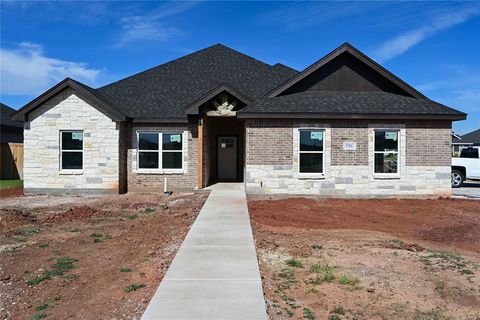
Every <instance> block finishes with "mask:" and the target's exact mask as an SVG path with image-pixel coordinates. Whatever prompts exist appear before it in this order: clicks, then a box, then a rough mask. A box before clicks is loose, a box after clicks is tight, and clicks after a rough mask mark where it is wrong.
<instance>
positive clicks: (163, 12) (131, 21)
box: [115, 2, 197, 47]
mask: <svg viewBox="0 0 480 320" xmlns="http://www.w3.org/2000/svg"><path fill="white" fill-rule="evenodd" d="M196 4H197V2H167V3H165V4H163V5H161V6H159V7H158V8H156V9H155V10H153V11H150V12H149V13H147V14H144V15H132V16H127V17H123V18H122V19H120V23H121V27H122V30H123V32H122V33H121V35H120V38H119V40H118V41H117V43H116V44H115V46H116V47H121V46H124V45H126V44H128V43H131V42H134V41H138V40H157V41H166V40H168V39H170V38H172V37H175V36H179V35H182V34H183V33H182V32H181V31H180V30H179V29H177V28H176V27H171V26H167V25H165V23H164V22H163V21H162V20H163V19H164V18H166V17H168V16H172V15H175V14H179V13H182V12H184V11H187V10H189V9H190V8H191V7H193V6H194V5H196Z"/></svg>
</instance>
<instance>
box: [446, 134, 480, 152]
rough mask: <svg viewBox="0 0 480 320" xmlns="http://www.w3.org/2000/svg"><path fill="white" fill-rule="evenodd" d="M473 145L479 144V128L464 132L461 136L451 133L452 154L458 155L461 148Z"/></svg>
mask: <svg viewBox="0 0 480 320" xmlns="http://www.w3.org/2000/svg"><path fill="white" fill-rule="evenodd" d="M473 146H480V129H477V130H474V131H472V132H469V133H466V134H464V135H462V136H459V135H456V134H453V133H452V152H453V156H458V155H460V152H461V151H462V149H464V148H468V147H473Z"/></svg>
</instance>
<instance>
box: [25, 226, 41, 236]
mask: <svg viewBox="0 0 480 320" xmlns="http://www.w3.org/2000/svg"><path fill="white" fill-rule="evenodd" d="M22 233H23V234H24V235H26V236H31V235H34V234H39V233H40V228H37V227H35V226H26V227H23V229H22Z"/></svg>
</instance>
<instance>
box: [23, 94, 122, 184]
mask: <svg viewBox="0 0 480 320" xmlns="http://www.w3.org/2000/svg"><path fill="white" fill-rule="evenodd" d="M61 130H82V131H83V132H84V135H83V139H84V150H83V170H81V171H80V172H75V173H68V172H61V170H60V131H61ZM118 137H119V130H118V128H117V124H116V123H115V122H114V121H112V120H111V119H110V118H109V117H107V116H106V115H104V114H103V113H101V112H100V111H98V110H97V109H96V108H95V105H94V103H93V102H91V101H89V100H88V99H84V98H82V97H80V96H78V95H77V94H76V93H75V92H74V91H73V90H71V89H67V90H64V91H63V92H61V93H59V94H58V95H56V96H55V97H53V98H52V99H50V100H49V101H47V102H45V103H44V104H43V105H42V106H40V107H39V108H37V109H35V110H34V111H33V112H32V113H31V114H29V121H28V122H27V123H26V124H25V130H24V180H25V182H24V185H25V192H26V193H59V192H60V193H64V191H67V190H70V191H71V192H74V193H83V191H85V192H91V190H97V191H99V192H112V193H115V192H118V178H119V171H118V165H119V157H118V144H119V139H118ZM99 163H102V164H105V166H102V167H100V166H99ZM62 190H64V191H62Z"/></svg>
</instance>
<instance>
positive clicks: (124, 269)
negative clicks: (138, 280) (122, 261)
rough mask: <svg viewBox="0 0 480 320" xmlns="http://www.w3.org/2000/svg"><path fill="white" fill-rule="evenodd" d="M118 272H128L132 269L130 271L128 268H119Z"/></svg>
mask: <svg viewBox="0 0 480 320" xmlns="http://www.w3.org/2000/svg"><path fill="white" fill-rule="evenodd" d="M120 271H121V272H130V271H132V269H130V268H128V267H123V268H120Z"/></svg>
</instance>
